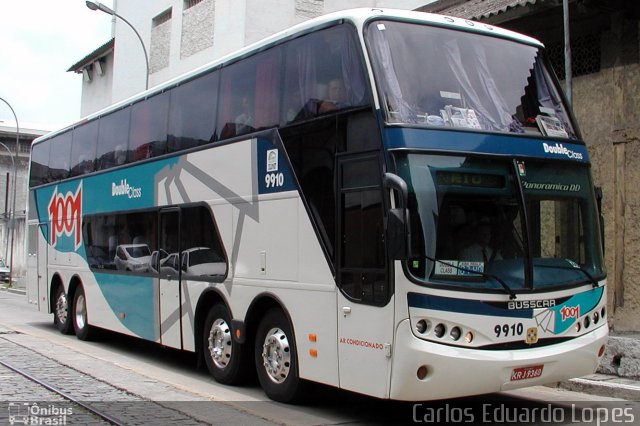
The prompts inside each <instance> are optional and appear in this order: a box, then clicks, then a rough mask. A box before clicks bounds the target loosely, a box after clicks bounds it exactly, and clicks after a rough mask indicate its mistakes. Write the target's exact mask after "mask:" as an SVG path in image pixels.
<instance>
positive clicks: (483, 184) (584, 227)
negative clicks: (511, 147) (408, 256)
mask: <svg viewBox="0 0 640 426" xmlns="http://www.w3.org/2000/svg"><path fill="white" fill-rule="evenodd" d="M395 158H396V164H397V166H398V173H399V175H400V176H401V177H402V178H403V179H404V180H405V181H406V182H407V184H408V186H409V190H410V196H409V209H410V217H411V226H412V238H413V239H412V249H413V253H414V255H415V258H414V259H412V260H410V261H409V262H408V265H407V266H408V271H409V273H410V274H411V275H412V277H413V278H414V279H417V280H418V281H421V282H425V283H429V284H439V285H449V286H456V287H460V286H462V287H465V288H476V289H494V290H498V289H500V288H503V289H504V285H503V284H506V285H507V286H508V287H509V288H511V289H512V290H523V289H534V290H535V289H541V288H548V287H556V286H566V285H576V284H582V283H585V282H589V281H590V277H602V275H603V274H604V270H603V266H602V265H603V261H602V254H601V242H600V236H599V222H598V216H597V213H596V208H595V203H594V197H593V190H592V184H591V180H590V178H589V170H588V167H587V166H584V165H578V164H572V165H571V166H568V165H567V164H563V163H542V162H536V161H526V162H525V161H518V162H514V161H509V160H502V159H500V160H497V159H487V158H483V157H479V156H445V155H426V154H415V153H401V154H397V155H396V157H395ZM516 171H517V172H516ZM523 201H524V206H523ZM525 212H526V216H525ZM525 218H526V219H525ZM499 280H502V282H503V283H502V284H501V283H500V281H499Z"/></svg>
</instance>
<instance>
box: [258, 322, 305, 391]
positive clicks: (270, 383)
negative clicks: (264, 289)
mask: <svg viewBox="0 0 640 426" xmlns="http://www.w3.org/2000/svg"><path fill="white" fill-rule="evenodd" d="M255 362H256V370H257V373H258V380H259V381H260V385H261V386H262V389H263V390H264V392H265V393H266V394H267V396H268V397H269V398H271V399H273V400H274V401H279V402H286V403H293V402H299V401H300V400H301V399H302V396H303V394H304V393H305V391H306V387H307V386H306V382H304V381H303V380H302V379H300V375H299V373H298V356H297V351H296V343H295V340H294V337H293V332H292V328H291V325H290V324H289V320H288V319H287V317H286V316H285V314H284V313H283V312H282V310H280V309H271V310H269V311H267V313H266V314H265V316H264V317H263V318H262V321H261V322H260V325H259V326H258V331H257V333H256V341H255Z"/></svg>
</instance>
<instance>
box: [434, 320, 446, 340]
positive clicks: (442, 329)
mask: <svg viewBox="0 0 640 426" xmlns="http://www.w3.org/2000/svg"><path fill="white" fill-rule="evenodd" d="M446 332H447V327H446V326H445V325H444V324H443V323H438V325H436V326H435V327H434V329H433V334H435V335H436V337H442V336H444V333H446Z"/></svg>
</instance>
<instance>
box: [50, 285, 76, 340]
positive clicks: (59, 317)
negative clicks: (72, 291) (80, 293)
mask: <svg viewBox="0 0 640 426" xmlns="http://www.w3.org/2000/svg"><path fill="white" fill-rule="evenodd" d="M53 323H54V324H55V325H56V327H58V330H59V331H60V332H61V333H62V334H71V332H72V331H73V327H71V315H69V300H68V298H67V293H65V291H64V287H63V286H62V285H60V286H58V290H57V291H56V302H55V306H54V311H53Z"/></svg>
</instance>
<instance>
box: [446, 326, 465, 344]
mask: <svg viewBox="0 0 640 426" xmlns="http://www.w3.org/2000/svg"><path fill="white" fill-rule="evenodd" d="M460 335H462V331H460V327H453V328H452V329H451V331H450V332H449V336H450V337H451V339H452V340H453V341H457V340H458V339H459V338H460Z"/></svg>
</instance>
